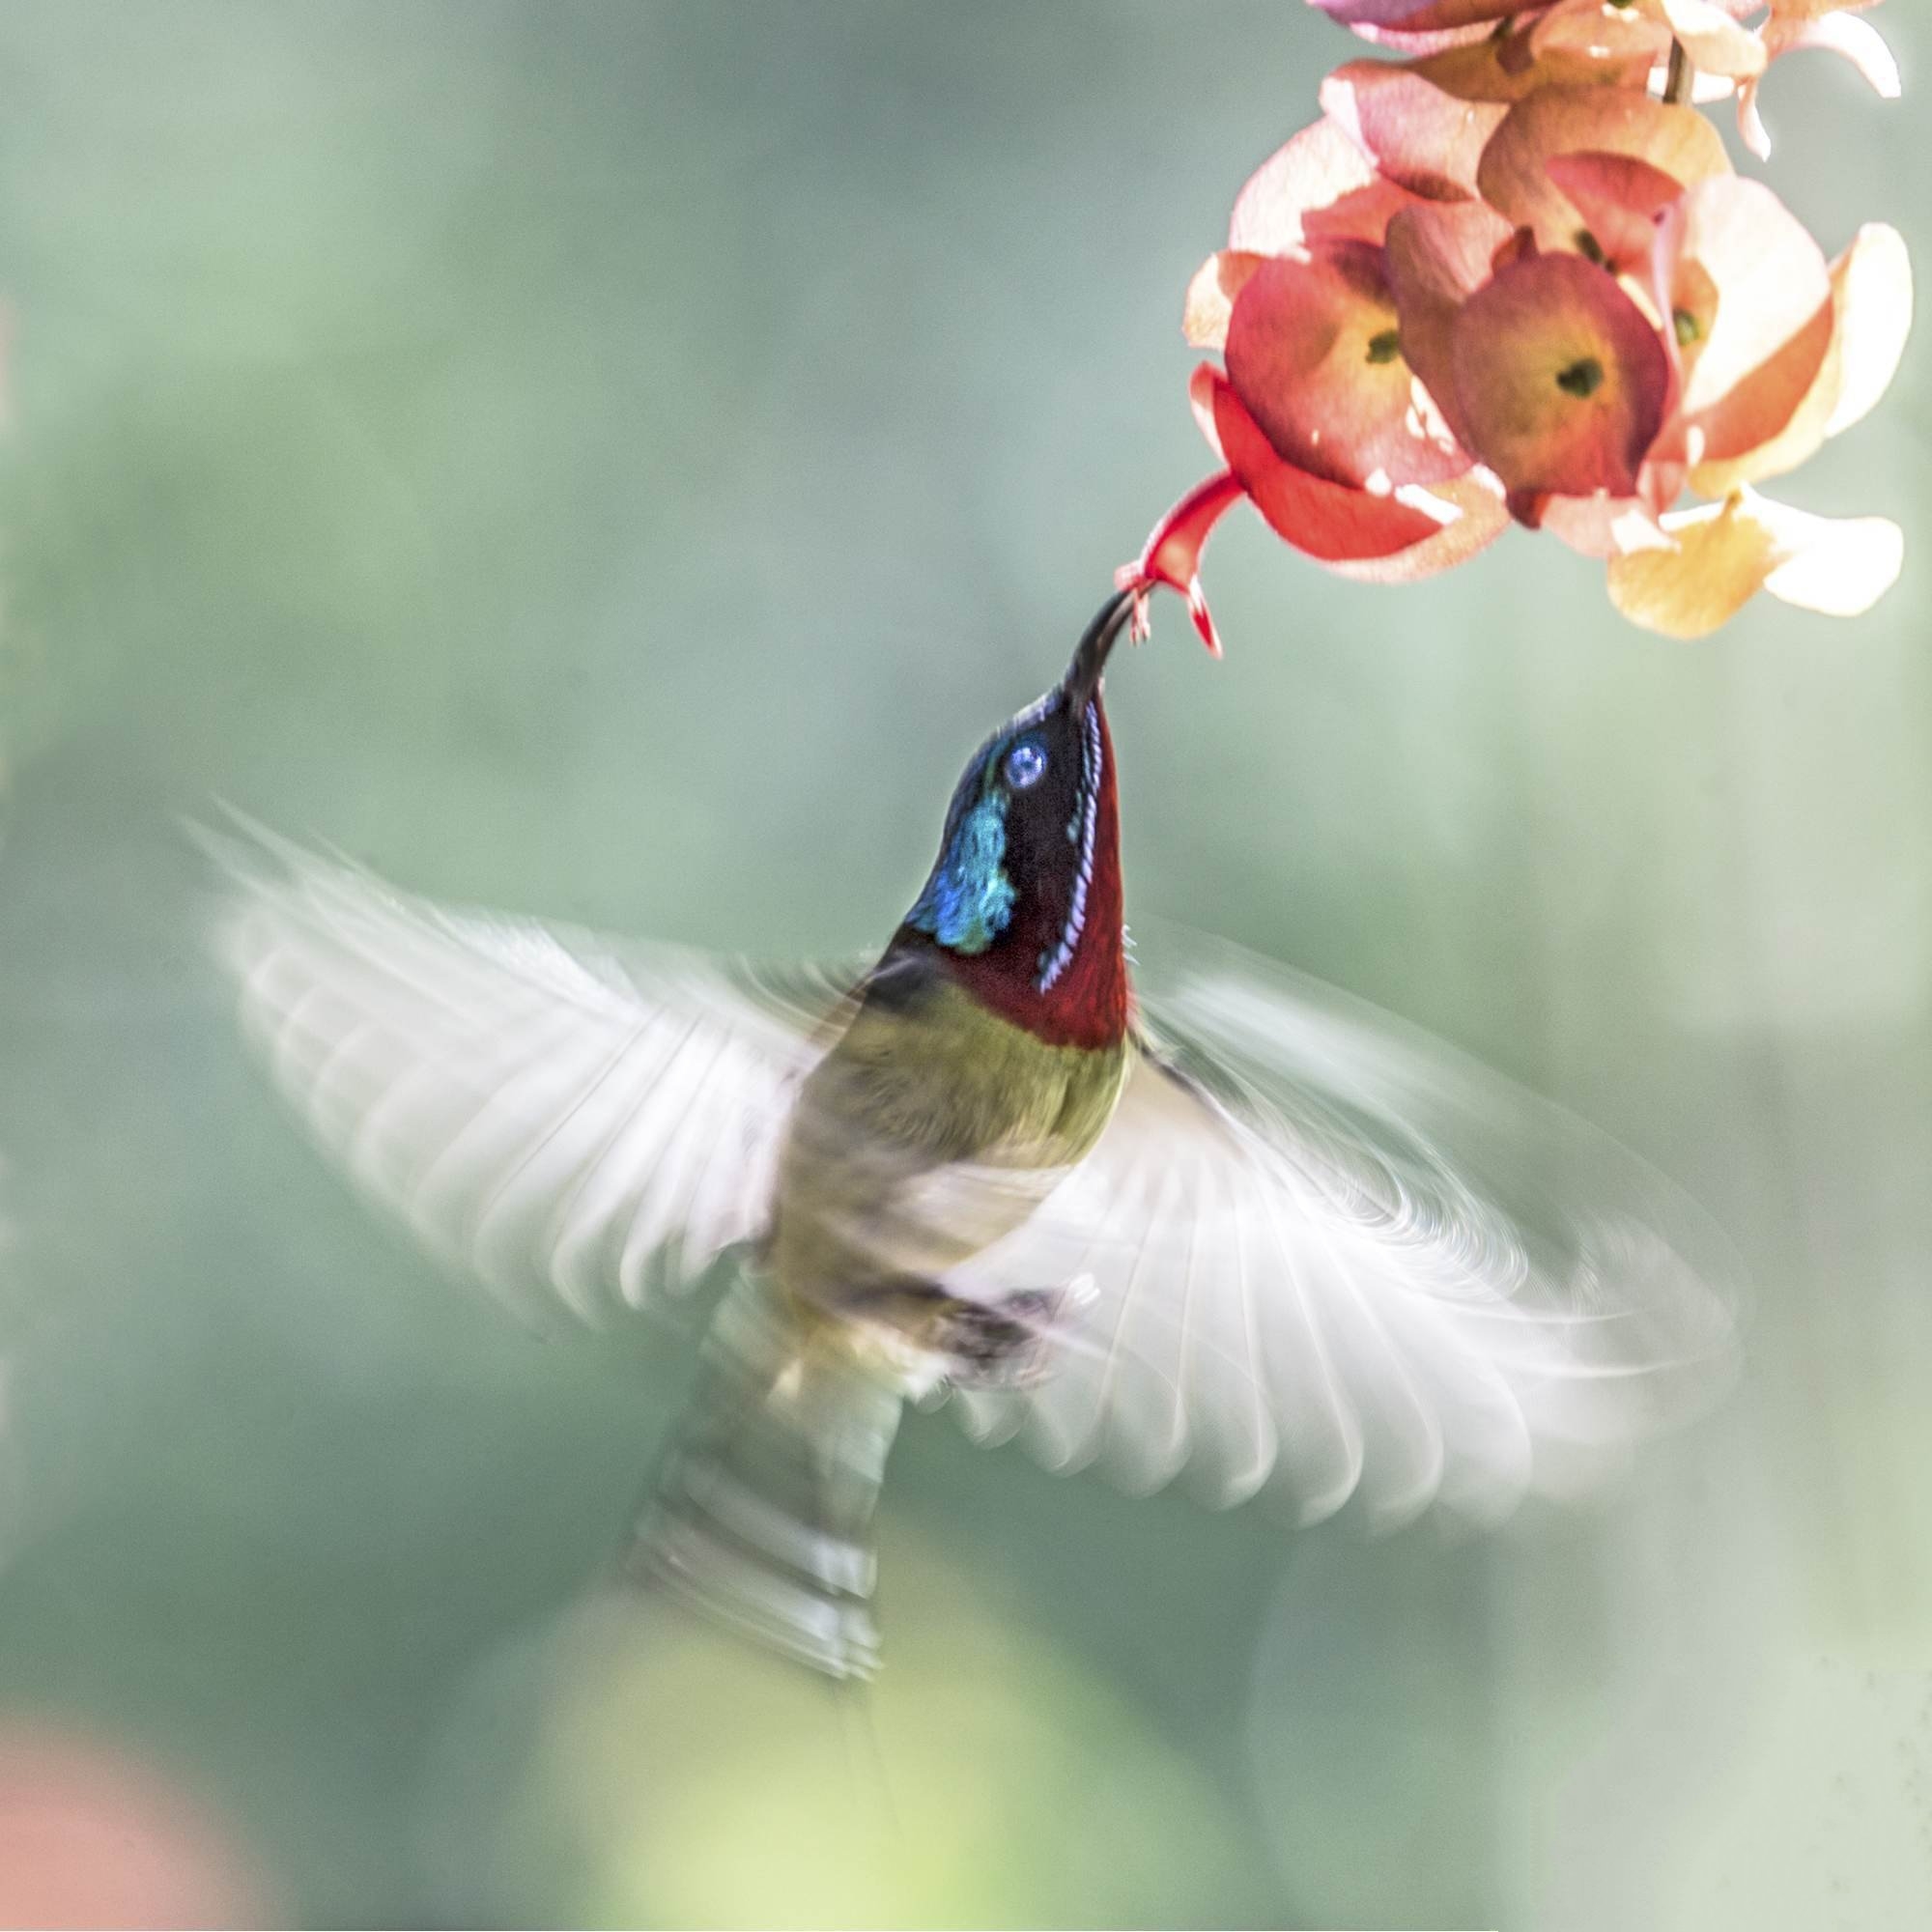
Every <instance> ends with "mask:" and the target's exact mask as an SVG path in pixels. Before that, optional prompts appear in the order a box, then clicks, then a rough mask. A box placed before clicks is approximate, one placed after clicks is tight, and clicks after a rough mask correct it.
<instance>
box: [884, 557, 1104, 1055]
mask: <svg viewBox="0 0 1932 1932" xmlns="http://www.w3.org/2000/svg"><path fill="white" fill-rule="evenodd" d="M1132 605H1133V599H1132V597H1131V595H1130V594H1128V593H1126V592H1122V593H1121V594H1120V595H1118V596H1116V597H1113V598H1111V599H1110V600H1109V601H1108V602H1107V603H1106V604H1105V605H1103V606H1102V607H1101V609H1100V611H1099V613H1098V615H1097V616H1095V617H1094V621H1093V623H1092V624H1090V625H1089V626H1088V628H1087V631H1086V634H1085V635H1084V636H1083V637H1082V638H1081V639H1080V643H1079V646H1078V648H1077V649H1076V650H1075V651H1074V654H1073V662H1072V663H1071V664H1070V665H1069V666H1068V667H1067V670H1066V675H1065V677H1064V678H1063V679H1062V680H1061V681H1060V683H1059V684H1057V685H1055V686H1054V688H1053V689H1052V690H1051V691H1049V692H1048V693H1046V695H1045V696H1043V697H1041V698H1040V699H1039V700H1038V701H1037V703H1035V704H1032V705H1029V706H1028V707H1027V709H1026V710H1024V711H1022V712H1021V713H1020V714H1019V716H1018V717H1017V718H1014V719H1012V720H1011V721H1010V722H1009V723H1008V724H1007V725H1002V726H1001V728H1000V729H999V730H998V731H996V732H994V734H993V735H992V736H991V737H990V738H988V739H987V740H986V742H985V743H984V744H983V745H981V746H980V749H979V751H978V752H976V753H974V755H973V757H972V759H971V760H970V761H969V762H968V764H967V766H966V770H965V772H964V773H963V774H962V775H961V777H960V780H959V783H958V785H957V786H956V787H955V789H954V791H953V794H952V806H951V808H950V809H949V810H948V811H947V814H946V830H945V832H944V834H943V835H942V836H941V839H940V848H939V858H938V861H937V863H936V864H935V865H934V867H933V868H932V873H931V876H930V877H929V878H928V879H927V880H926V882H925V889H924V890H923V892H922V893H921V894H920V895H919V898H918V900H917V901H916V902H915V903H914V905H913V908H912V910H911V911H910V912H909V913H908V914H907V915H906V918H905V923H904V925H903V926H902V927H901V928H900V938H901V941H902V942H903V943H904V944H906V945H909V946H919V945H921V944H922V943H923V944H924V945H925V946H929V947H932V948H936V949H937V950H938V951H939V952H941V953H943V954H944V955H946V957H947V961H948V964H949V966H950V968H951V970H952V972H953V973H954V975H955V977H957V978H959V979H960V980H963V981H964V982H965V983H966V984H967V985H968V986H969V987H970V988H971V989H972V990H973V991H974V992H975V993H977V994H978V995H979V996H980V998H981V999H982V1000H984V1001H985V1002H986V1003H987V1004H988V1005H990V1006H992V1007H993V1008H995V1009H996V1010H998V1011H999V1012H1001V1013H1002V1014H1003V1015H1004V1016H1005V1017H1007V1018H1009V1019H1011V1020H1013V1021H1014V1022H1016V1023H1017V1024H1019V1025H1022V1026H1025V1027H1027V1028H1028V1029H1029V1030H1030V1031H1032V1032H1034V1033H1037V1034H1038V1035H1040V1036H1041V1037H1044V1038H1048V1039H1053V1040H1055V1041H1056V1042H1059V1043H1064V1044H1074V1045H1098V1044H1111V1043H1112V1041H1114V1040H1116V1039H1118V1038H1119V1037H1121V1034H1122V1031H1123V1030H1124V1027H1125V1025H1126V1018H1127V981H1126V964H1125V959H1124V955H1123V949H1122V926H1121V915H1122V895H1121V863H1120V817H1119V810H1118V806H1117V800H1116V792H1115V785H1114V769H1113V745H1112V742H1111V740H1110V738H1109V736H1108V732H1107V719H1106V713H1105V711H1104V709H1103V707H1102V705H1101V701H1100V676H1101V672H1102V671H1103V670H1104V668H1105V667H1106V663H1107V657H1108V654H1109V652H1111V651H1112V649H1113V647H1114V644H1115V642H1116V641H1117V640H1118V639H1119V637H1120V635H1121V632H1122V629H1123V628H1124V627H1125V625H1126V623H1127V620H1128V618H1129V615H1130V614H1131V611H1132Z"/></svg>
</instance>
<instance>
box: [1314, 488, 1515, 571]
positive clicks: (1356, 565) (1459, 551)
mask: <svg viewBox="0 0 1932 1932" xmlns="http://www.w3.org/2000/svg"><path fill="white" fill-rule="evenodd" d="M1399 494H1400V495H1401V496H1402V497H1404V498H1405V499H1406V500H1407V501H1408V502H1409V503H1411V504H1412V505H1415V506H1417V507H1420V499H1421V498H1422V497H1431V498H1434V499H1435V502H1437V503H1439V504H1440V505H1441V506H1442V507H1443V509H1444V510H1454V511H1455V512H1456V513H1457V514H1456V516H1455V518H1454V520H1453V521H1450V522H1446V523H1444V524H1443V526H1442V527H1441V528H1440V529H1438V530H1437V531H1436V532H1435V535H1434V536H1431V537H1424V538H1423V540H1422V541H1421V542H1420V543H1418V544H1410V545H1409V546H1408V548H1407V549H1406V550H1399V551H1395V552H1393V553H1392V554H1389V555H1388V556H1371V557H1362V558H1359V559H1357V560H1354V561H1342V562H1331V563H1330V564H1329V565H1328V568H1329V569H1330V570H1332V571H1334V572H1335V573H1336V574H1337V575H1338V576H1342V577H1350V578H1353V579H1354V580H1355V582H1358V583H1415V582H1420V581H1421V580H1422V579H1423V578H1425V577H1435V576H1437V575H1439V574H1440V573H1441V572H1442V571H1445V570H1453V569H1455V567H1456V566H1457V565H1458V564H1459V563H1467V562H1468V560H1469V559H1470V558H1471V557H1472V556H1474V555H1475V554H1477V552H1479V551H1484V550H1487V549H1488V548H1489V547H1490V545H1491V544H1492V543H1494V542H1495V540H1496V539H1497V538H1498V537H1499V536H1501V535H1502V533H1503V532H1504V531H1505V530H1506V529H1508V528H1509V526H1510V513H1509V507H1508V505H1507V504H1506V503H1505V501H1504V499H1503V489H1502V485H1501V484H1500V483H1498V482H1497V481H1496V479H1495V478H1494V477H1493V476H1492V475H1491V474H1490V473H1489V471H1488V470H1486V469H1472V470H1471V471H1470V472H1469V473H1468V475H1466V476H1458V477H1455V478H1454V479H1452V480H1451V481H1450V482H1447V483H1436V484H1434V485H1432V486H1431V487H1430V488H1429V489H1428V490H1427V491H1403V492H1400V493H1399Z"/></svg>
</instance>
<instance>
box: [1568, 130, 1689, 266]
mask: <svg viewBox="0 0 1932 1932" xmlns="http://www.w3.org/2000/svg"><path fill="white" fill-rule="evenodd" d="M1546 172H1547V173H1548V176H1549V179H1550V180H1551V181H1552V182H1554V183H1555V184H1556V185H1557V186H1558V187H1559V188H1561V189H1562V190H1563V192H1564V193H1565V194H1566V195H1568V196H1569V197H1570V200H1571V201H1572V203H1573V204H1575V206H1576V209H1577V213H1579V214H1580V215H1581V216H1582V217H1583V222H1584V226H1585V228H1586V229H1587V231H1588V233H1589V235H1590V238H1591V240H1592V241H1595V242H1596V244H1597V248H1598V251H1599V252H1600V253H1601V254H1602V256H1603V258H1604V266H1605V268H1607V269H1608V270H1610V271H1611V273H1612V274H1626V273H1636V272H1639V271H1642V272H1647V271H1648V270H1649V268H1650V261H1651V254H1652V251H1653V250H1654V248H1655V247H1656V244H1657V224H1658V220H1659V218H1660V217H1661V216H1662V213H1663V211H1664V210H1665V209H1666V208H1668V207H1669V206H1670V204H1671V203H1672V202H1673V201H1675V200H1676V199H1677V197H1678V196H1679V195H1680V194H1682V193H1683V192H1684V187H1683V184H1682V183H1680V182H1679V181H1678V180H1677V179H1676V178H1675V177H1674V176H1672V175H1667V174H1665V173H1664V172H1663V170H1662V168H1658V167H1653V166H1652V165H1651V164H1650V163H1649V162H1648V161H1646V160H1643V159H1640V158H1639V157H1638V156H1635V155H1606V154H1599V153H1589V152H1585V153H1582V154H1570V155H1552V156H1550V158H1549V160H1548V163H1546ZM1587 252H1588V250H1587V249H1586V250H1585V253H1587Z"/></svg>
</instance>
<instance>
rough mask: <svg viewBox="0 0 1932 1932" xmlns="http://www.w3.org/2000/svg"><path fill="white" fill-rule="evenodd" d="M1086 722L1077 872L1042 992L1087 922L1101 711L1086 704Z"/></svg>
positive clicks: (1072, 950) (1041, 984)
mask: <svg viewBox="0 0 1932 1932" xmlns="http://www.w3.org/2000/svg"><path fill="white" fill-rule="evenodd" d="M1086 723H1087V742H1086V746H1085V754H1084V755H1083V756H1082V758H1081V760H1080V790H1081V808H1080V871H1079V875H1078V877H1076V878H1075V879H1074V881H1073V903H1072V904H1071V905H1070V906H1069V907H1068V908H1067V912H1066V924H1065V928H1064V930H1063V931H1062V932H1061V935H1060V945H1059V947H1058V949H1057V950H1056V951H1055V952H1054V955H1053V957H1052V958H1051V959H1049V960H1048V961H1047V962H1046V965H1045V967H1044V969H1043V970H1042V971H1041V973H1040V976H1039V978H1038V980H1037V981H1036V982H1035V983H1036V984H1037V987H1038V989H1039V990H1040V991H1041V992H1042V993H1045V992H1050V991H1051V990H1052V988H1053V985H1054V982H1055V981H1056V980H1058V979H1059V978H1060V976H1061V975H1062V974H1063V973H1065V971H1066V969H1067V967H1069V966H1070V965H1072V963H1073V955H1074V953H1075V952H1078V951H1079V950H1080V935H1081V932H1082V931H1083V930H1084V929H1085V927H1086V924H1087V889H1088V888H1089V887H1090V886H1091V885H1092V884H1093V883H1094V827H1095V826H1096V825H1097V824H1098V822H1099V815H1100V714H1099V712H1098V710H1097V709H1096V708H1095V707H1094V705H1091V704H1090V705H1089V706H1088V707H1087V721H1086Z"/></svg>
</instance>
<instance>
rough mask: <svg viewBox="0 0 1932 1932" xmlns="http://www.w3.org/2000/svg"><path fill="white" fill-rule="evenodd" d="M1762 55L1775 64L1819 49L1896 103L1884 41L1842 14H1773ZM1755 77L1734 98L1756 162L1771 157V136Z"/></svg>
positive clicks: (1893, 65)
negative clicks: (1843, 62)
mask: <svg viewBox="0 0 1932 1932" xmlns="http://www.w3.org/2000/svg"><path fill="white" fill-rule="evenodd" d="M1763 35H1764V47H1765V53H1766V55H1767V57H1768V58H1770V59H1772V60H1776V59H1778V58H1779V57H1780V56H1782V55H1784V54H1788V53H1797V52H1799V51H1801V50H1802V49H1804V48H1806V47H1821V48H1823V49H1825V50H1826V51H1827V52H1829V53H1834V54H1838V55H1840V56H1841V57H1842V58H1843V59H1845V60H1848V61H1850V62H1851V64H1852V65H1853V66H1854V67H1855V68H1857V69H1858V71H1860V73H1861V74H1862V75H1863V76H1864V78H1865V80H1866V82H1867V83H1868V84H1869V85H1870V87H1871V89H1872V91H1873V92H1874V93H1875V94H1877V95H1878V96H1879V97H1880V99H1885V100H1896V99H1898V98H1899V95H1900V94H1901V93H1902V92H1903V89H1904V83H1903V80H1902V78H1901V77H1900V74H1899V71H1898V62H1897V61H1896V60H1895V59H1893V58H1892V52H1891V49H1890V48H1889V46H1887V45H1886V43H1885V39H1884V37H1883V36H1882V35H1881V34H1880V33H1879V31H1878V29H1877V28H1876V27H1874V26H1873V25H1872V24H1871V22H1870V21H1869V20H1859V19H1854V18H1852V17H1851V16H1850V14H1848V13H1847V12H1845V11H1843V10H1841V9H1831V10H1828V11H1820V12H1806V11H1803V10H1797V9H1792V8H1774V10H1773V14H1772V17H1771V19H1770V20H1768V21H1767V22H1766V23H1765V26H1764V29H1763ZM1762 78H1763V77H1762V76H1761V75H1759V76H1757V77H1755V78H1753V79H1751V80H1748V81H1747V82H1746V83H1745V85H1744V87H1743V88H1742V89H1741V90H1740V91H1739V94H1738V131H1739V132H1740V133H1741V134H1742V135H1743V137H1744V143H1745V146H1746V147H1747V148H1748V149H1749V150H1750V151H1751V153H1752V154H1753V155H1755V156H1757V157H1758V159H1759V160H1761V161H1762V160H1768V159H1770V157H1771V133H1770V130H1769V129H1768V128H1766V127H1765V125H1764V117H1763V115H1762V114H1761V113H1760V112H1759V110H1758V104H1757V97H1758V88H1759V86H1760V85H1761V83H1762Z"/></svg>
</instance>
